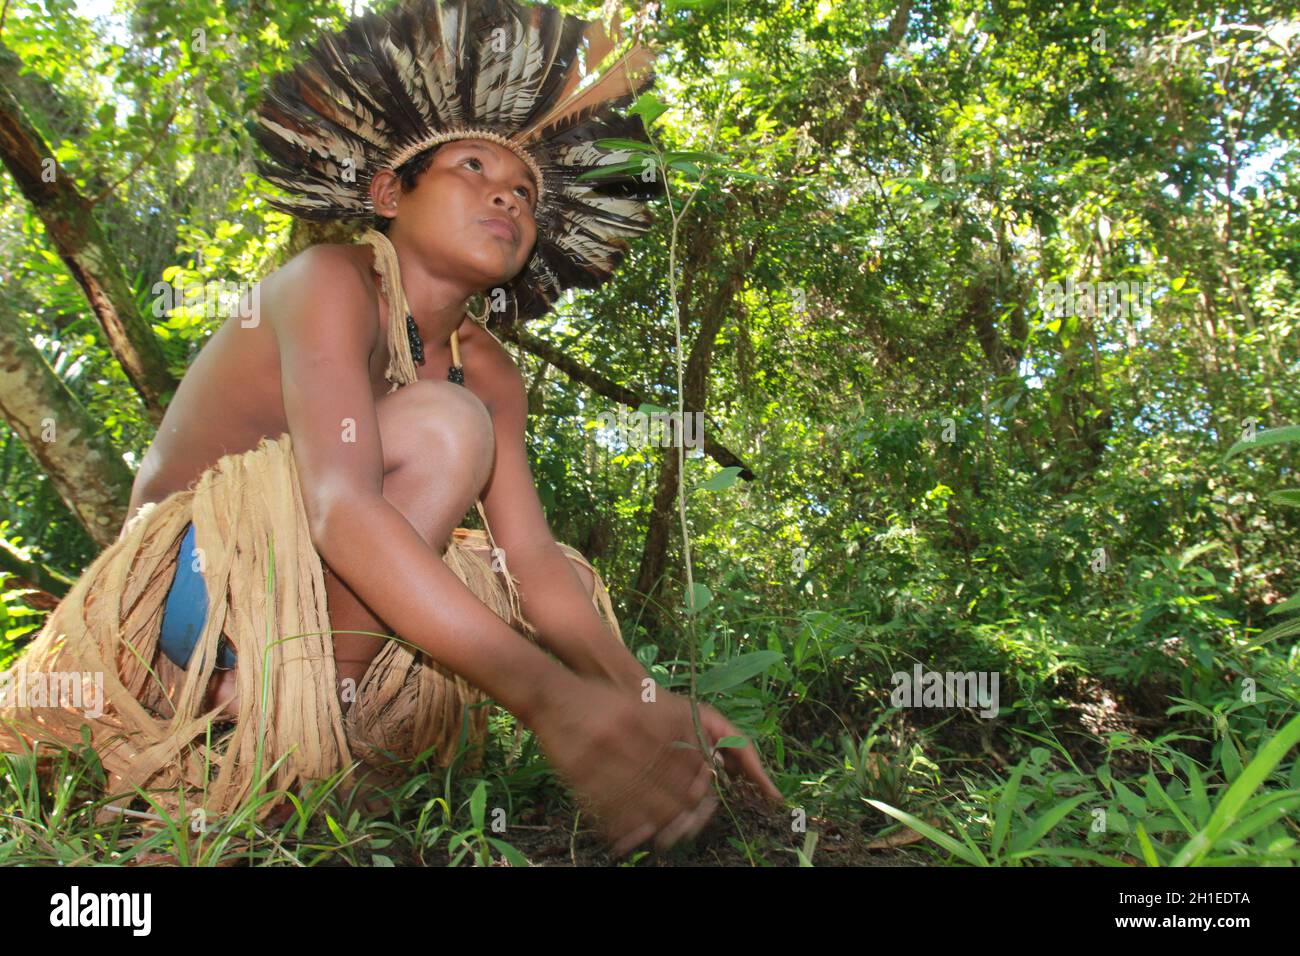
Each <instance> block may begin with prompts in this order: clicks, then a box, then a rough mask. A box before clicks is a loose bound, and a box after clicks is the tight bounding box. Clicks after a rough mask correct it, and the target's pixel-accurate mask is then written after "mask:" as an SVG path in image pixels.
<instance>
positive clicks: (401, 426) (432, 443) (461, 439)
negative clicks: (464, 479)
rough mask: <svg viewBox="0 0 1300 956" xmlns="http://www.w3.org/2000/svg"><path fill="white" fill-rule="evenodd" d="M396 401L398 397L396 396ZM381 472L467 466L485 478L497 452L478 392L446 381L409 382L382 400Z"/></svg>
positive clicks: (440, 471)
mask: <svg viewBox="0 0 1300 956" xmlns="http://www.w3.org/2000/svg"><path fill="white" fill-rule="evenodd" d="M399 398H400V399H401V400H400V401H397V399H399ZM380 432H381V435H382V440H383V445H384V464H385V470H387V471H393V470H396V469H397V468H412V467H414V468H419V469H422V470H434V469H436V470H437V471H438V472H439V473H440V474H442V475H444V476H445V475H446V471H447V469H448V468H449V467H454V466H456V465H460V466H463V467H464V468H466V469H467V470H468V471H469V472H470V473H471V474H472V475H473V476H474V477H475V478H476V479H481V480H482V481H486V480H487V476H488V475H489V474H490V473H491V470H492V461H493V458H494V456H495V453H496V439H495V435H494V433H493V430H492V416H491V414H489V412H488V410H487V408H486V407H485V406H484V404H483V403H482V402H481V401H480V400H479V398H478V396H477V395H475V394H474V393H473V392H471V391H470V390H469V389H467V388H465V387H464V386H463V385H456V384H453V383H451V382H439V381H432V380H428V379H424V380H421V381H419V382H415V383H412V384H411V385H408V386H406V387H405V388H402V389H399V390H398V391H397V392H395V393H393V394H392V395H390V396H387V397H386V399H385V401H384V402H382V403H381V413H380Z"/></svg>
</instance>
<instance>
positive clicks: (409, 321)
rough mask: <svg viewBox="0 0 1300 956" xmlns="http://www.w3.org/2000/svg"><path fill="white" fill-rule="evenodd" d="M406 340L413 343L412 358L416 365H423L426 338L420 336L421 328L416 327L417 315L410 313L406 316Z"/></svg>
mask: <svg viewBox="0 0 1300 956" xmlns="http://www.w3.org/2000/svg"><path fill="white" fill-rule="evenodd" d="M406 341H407V342H409V343H410V345H411V360H412V361H413V362H415V364H416V365H423V364H424V340H423V339H422V338H420V330H419V329H418V328H416V327H415V316H413V315H410V314H409V313H408V314H407V316H406Z"/></svg>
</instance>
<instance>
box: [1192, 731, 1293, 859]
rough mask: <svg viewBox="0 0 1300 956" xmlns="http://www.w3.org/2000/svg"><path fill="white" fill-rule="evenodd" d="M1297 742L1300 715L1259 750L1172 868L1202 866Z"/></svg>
mask: <svg viewBox="0 0 1300 956" xmlns="http://www.w3.org/2000/svg"><path fill="white" fill-rule="evenodd" d="M1297 742H1300V715H1297V716H1295V717H1292V718H1291V720H1289V721H1288V722H1287V724H1286V726H1284V727H1283V728H1282V729H1281V730H1279V731H1278V732H1277V733H1276V734H1274V735H1273V737H1272V739H1270V740H1269V741H1268V743H1266V744H1264V746H1262V747H1260V748H1259V752H1258V753H1256V754H1255V759H1254V760H1252V761H1251V762H1250V764H1249V766H1247V767H1246V769H1245V770H1243V771H1242V772H1241V775H1240V776H1239V777H1237V779H1236V780H1235V781H1234V782H1233V784H1232V786H1231V787H1229V788H1228V792H1227V793H1225V794H1224V795H1223V797H1222V799H1220V800H1219V805H1218V806H1216V807H1215V808H1214V814H1213V815H1212V816H1211V817H1210V822H1209V823H1208V824H1206V825H1205V828H1204V829H1202V830H1201V831H1200V832H1199V833H1197V834H1196V836H1194V837H1192V839H1190V840H1189V841H1187V845H1186V846H1184V847H1183V848H1182V850H1181V851H1180V852H1179V853H1178V855H1177V856H1176V857H1174V861H1173V865H1174V866H1195V865H1197V864H1198V863H1199V862H1201V860H1203V859H1204V858H1205V856H1206V855H1207V854H1208V853H1209V852H1210V851H1211V850H1212V849H1214V848H1215V847H1216V845H1217V844H1218V842H1219V838H1220V837H1221V836H1222V835H1223V833H1224V831H1226V830H1227V829H1228V827H1230V826H1231V825H1232V824H1233V823H1234V822H1236V819H1237V816H1238V814H1240V813H1241V810H1242V808H1243V807H1244V806H1245V805H1246V801H1247V800H1248V799H1249V798H1250V795H1251V794H1253V793H1254V792H1255V791H1256V790H1257V789H1258V788H1259V786H1260V784H1262V783H1263V782H1264V780H1265V779H1266V778H1267V777H1268V775H1269V774H1270V773H1272V772H1273V768H1274V767H1276V766H1277V765H1278V763H1279V762H1280V761H1281V760H1282V758H1283V757H1285V756H1286V755H1287V752H1288V751H1290V750H1291V748H1292V747H1294V746H1295V745H1296V743H1297Z"/></svg>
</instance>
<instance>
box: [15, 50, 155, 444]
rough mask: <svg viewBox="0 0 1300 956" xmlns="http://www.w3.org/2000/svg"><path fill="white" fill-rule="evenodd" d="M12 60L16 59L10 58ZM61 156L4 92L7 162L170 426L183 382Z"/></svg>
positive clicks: (150, 406)
mask: <svg viewBox="0 0 1300 956" xmlns="http://www.w3.org/2000/svg"><path fill="white" fill-rule="evenodd" d="M3 55H5V56H6V57H11V56H12V54H8V53H7V51H6V52H5V54H3ZM52 156H53V151H52V150H51V149H50V147H49V144H47V143H46V142H45V140H44V137H43V136H42V135H41V133H40V131H39V130H37V129H36V127H35V126H33V125H32V123H31V121H30V120H29V119H28V118H27V116H26V114H25V113H24V112H23V108H22V106H21V105H20V104H19V102H18V100H17V99H16V98H15V97H14V95H13V92H12V91H11V89H10V88H9V87H8V86H7V85H3V84H0V160H3V161H4V164H5V166H6V167H7V168H8V169H9V172H10V174H11V175H12V176H13V178H14V182H15V183H17V185H18V188H19V189H20V190H21V191H22V193H23V195H24V196H25V197H26V198H27V201H28V202H30V203H31V204H32V208H33V210H34V211H35V212H36V214H37V215H38V216H40V218H41V221H42V222H43V223H44V224H45V230H46V234H47V235H48V237H49V240H50V242H51V243H52V244H53V246H54V248H55V250H56V251H57V252H58V254H59V256H60V258H62V259H63V261H64V263H65V264H66V265H67V267H68V271H69V272H71V273H72V276H73V278H74V279H76V280H77V283H78V284H79V285H80V286H81V288H82V290H83V291H84V292H85V294H86V299H87V300H88V301H89V302H90V307H91V308H92V309H94V311H95V315H96V316H97V317H98V319H99V324H100V327H101V328H102V329H103V330H104V335H105V337H106V338H107V342H108V346H109V348H110V349H111V350H112V351H113V354H114V355H115V356H116V357H117V360H118V361H119V362H120V363H121V365H122V369H123V370H124V371H125V372H126V375H127V378H128V379H130V381H131V384H132V385H133V386H134V387H135V389H136V391H137V392H139V394H140V397H141V398H142V399H143V400H144V404H145V409H146V411H147V413H148V415H149V417H150V418H151V419H152V420H153V421H154V422H155V424H156V423H158V422H160V421H162V416H163V411H164V406H165V402H166V398H167V396H168V394H169V393H170V392H172V391H174V390H175V388H176V380H175V379H174V378H173V377H172V375H171V373H170V372H168V371H167V361H166V357H165V356H164V354H163V350H162V347H161V345H160V344H159V342H158V340H157V338H156V337H155V336H154V334H153V329H152V328H150V326H149V322H148V321H147V320H146V319H145V317H144V315H143V314H141V312H140V311H139V309H138V308H137V307H136V302H135V296H134V294H133V293H132V291H131V286H130V283H129V282H127V279H126V274H125V272H124V271H123V269H122V264H121V263H120V262H119V261H118V259H117V257H116V256H115V255H114V253H113V250H112V248H111V247H110V246H109V244H108V241H107V240H106V238H105V237H104V233H103V231H102V230H101V229H100V227H99V223H98V222H97V221H96V220H95V216H94V213H93V209H92V206H91V204H90V203H89V202H87V200H86V199H85V197H84V196H82V195H81V193H80V192H79V191H78V190H77V187H76V186H75V185H74V184H73V182H72V179H71V177H70V176H69V175H68V173H67V172H66V171H64V170H62V169H59V168H57V167H56V166H54V165H53V159H52Z"/></svg>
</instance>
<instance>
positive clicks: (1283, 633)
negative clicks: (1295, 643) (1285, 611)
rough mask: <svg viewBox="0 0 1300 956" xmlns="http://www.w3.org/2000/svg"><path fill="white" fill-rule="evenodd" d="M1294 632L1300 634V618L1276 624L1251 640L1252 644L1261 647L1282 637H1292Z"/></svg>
mask: <svg viewBox="0 0 1300 956" xmlns="http://www.w3.org/2000/svg"><path fill="white" fill-rule="evenodd" d="M1294 634H1300V619H1297V620H1294V621H1283V622H1282V623H1281V624H1274V625H1273V626H1272V627H1270V628H1269V629H1268V630H1267V631H1265V632H1264V633H1262V634H1260V635H1259V636H1258V637H1257V638H1255V639H1254V640H1253V641H1251V642H1250V646H1251V647H1259V646H1260V645H1261V644H1267V643H1269V642H1270V641H1276V640H1277V639H1278V638H1280V637H1291V636H1292V635H1294Z"/></svg>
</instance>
